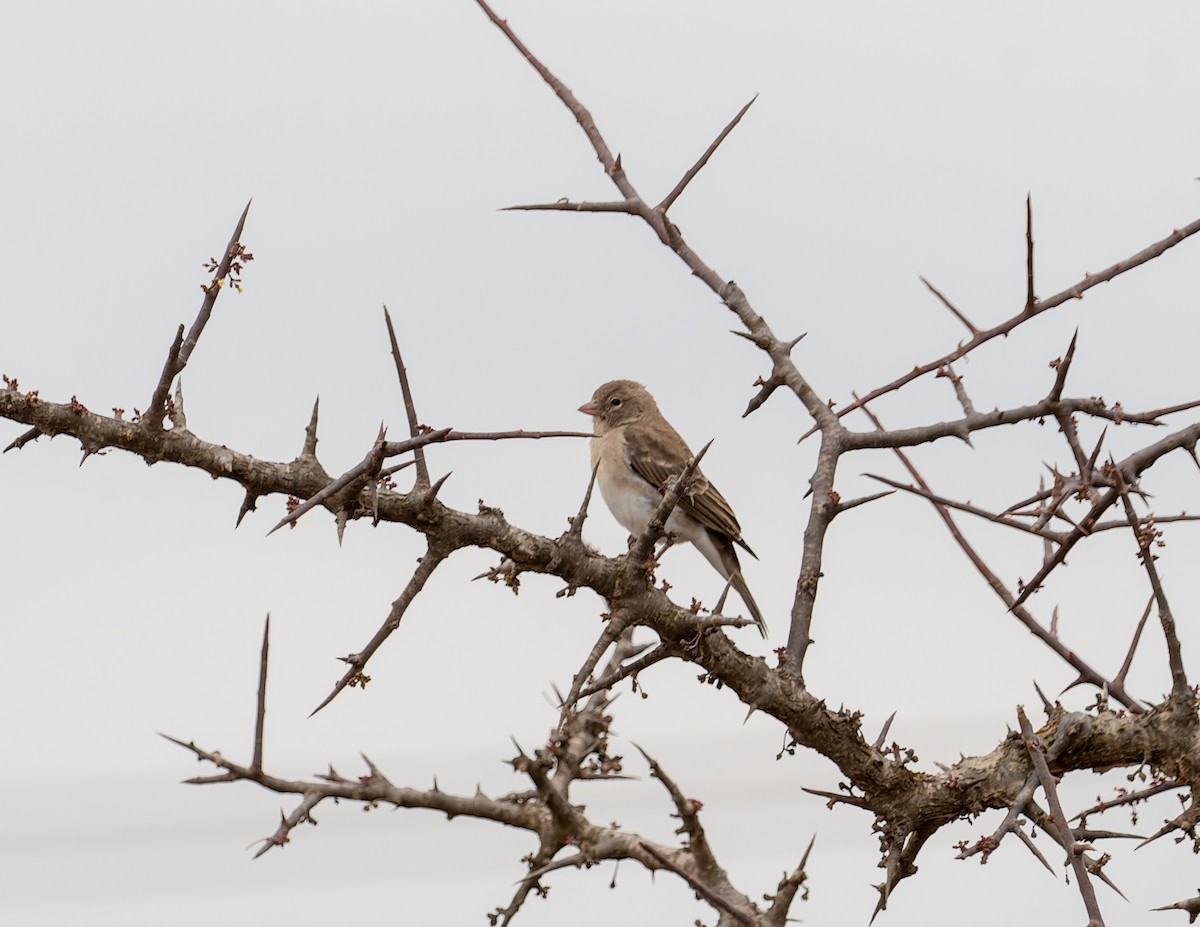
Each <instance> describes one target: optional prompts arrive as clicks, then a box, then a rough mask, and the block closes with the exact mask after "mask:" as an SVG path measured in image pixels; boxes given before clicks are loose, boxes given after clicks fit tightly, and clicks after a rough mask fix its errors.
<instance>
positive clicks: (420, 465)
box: [383, 305, 429, 487]
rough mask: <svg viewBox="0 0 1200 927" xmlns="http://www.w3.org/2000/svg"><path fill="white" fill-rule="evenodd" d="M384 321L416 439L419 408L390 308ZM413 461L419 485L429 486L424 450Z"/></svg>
mask: <svg viewBox="0 0 1200 927" xmlns="http://www.w3.org/2000/svg"><path fill="white" fill-rule="evenodd" d="M383 320H384V322H386V323H387V331H388V341H389V342H390V343H391V346H392V359H393V360H394V361H395V362H396V376H397V377H398V378H399V380H400V392H401V393H402V394H403V396H404V414H405V416H406V417H407V418H408V434H409V437H412V438H415V437H417V435H418V434H419V433H420V430H419V427H418V424H417V407H416V406H415V405H414V404H413V398H412V390H411V389H409V386H408V369H407V368H406V367H405V366H404V358H402V357H401V356H400V345H399V343H397V341H396V329H395V328H394V327H393V326H392V314H391V313H390V312H388V307H387V306H386V305H385V306H384V307H383ZM413 461H414V463H416V465H417V485H418V486H420V487H425V486H428V485H429V467H427V466H426V465H425V451H424V449H423V448H420V447H418V448H416V449H414V450H413Z"/></svg>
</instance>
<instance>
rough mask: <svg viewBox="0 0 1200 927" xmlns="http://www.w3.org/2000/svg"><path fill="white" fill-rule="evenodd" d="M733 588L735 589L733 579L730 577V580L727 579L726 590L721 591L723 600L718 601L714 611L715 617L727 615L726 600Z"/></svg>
mask: <svg viewBox="0 0 1200 927" xmlns="http://www.w3.org/2000/svg"><path fill="white" fill-rule="evenodd" d="M732 588H733V577H732V576H730V577H729V579H727V580H726V581H725V588H724V589H723V590H722V591H721V598H719V599H717V604H716V606H715V607H714V608H713V610H712V613H713V614H714V615H723V614H725V598H726V596H728V595H729V590H730V589H732Z"/></svg>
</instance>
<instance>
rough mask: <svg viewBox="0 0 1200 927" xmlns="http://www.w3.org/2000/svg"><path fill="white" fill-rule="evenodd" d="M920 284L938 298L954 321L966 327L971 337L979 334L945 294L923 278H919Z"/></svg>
mask: <svg viewBox="0 0 1200 927" xmlns="http://www.w3.org/2000/svg"><path fill="white" fill-rule="evenodd" d="M921 282H922V283H923V284H925V286H926V288H927V289H928V290H929V292H930V293H932V294H933V295H934V296H936V297H937V298H938V300H939V301H940V302H941V304H942V305H943V306H945V307H946V308H947V309H949V310H950V313H951V314H952V315H953V316H954V317H955V318H956V319H958V321H960V322H962V323H963V325H965V326H966V327H967V331H969V332H970V333H971V334H972V335H978V334H979V329H978V328H976V327H975V325H974V324H973V323H972V322H971V320H970V319H968V318H967V317H966V316H965V315H963V314H962V312H960V311H959V309H958V307H957V306H956V305H954V303H952V302H950V300H949V299H947V298H946V296H945V294H943V293H942V291H941V290H939V289H938V288H937V287H935V286H934V285H933V284H932V283H930V282H929V281H928V280H926V279H925V278H924V277H921Z"/></svg>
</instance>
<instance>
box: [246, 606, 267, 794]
mask: <svg viewBox="0 0 1200 927" xmlns="http://www.w3.org/2000/svg"><path fill="white" fill-rule="evenodd" d="M270 649H271V616H270V614H268V615H267V620H266V621H265V622H263V639H262V654H261V656H260V657H259V665H258V706H257V709H256V711H255V714H254V753H253V755H252V757H251V760H250V772H251V773H252V774H258V773H261V772H262V769H263V731H264V730H265V729H266V718H267V654H268V653H269V652H270Z"/></svg>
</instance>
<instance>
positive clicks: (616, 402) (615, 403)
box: [608, 396, 621, 409]
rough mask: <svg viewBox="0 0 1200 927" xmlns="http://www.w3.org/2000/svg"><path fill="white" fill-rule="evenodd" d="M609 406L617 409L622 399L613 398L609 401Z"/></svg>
mask: <svg viewBox="0 0 1200 927" xmlns="http://www.w3.org/2000/svg"><path fill="white" fill-rule="evenodd" d="M608 404H609V405H610V406H612V407H613V408H614V409H615V408H616V407H617V406H619V405H620V404H621V397H620V396H613V398H612V399H610V400H608Z"/></svg>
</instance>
